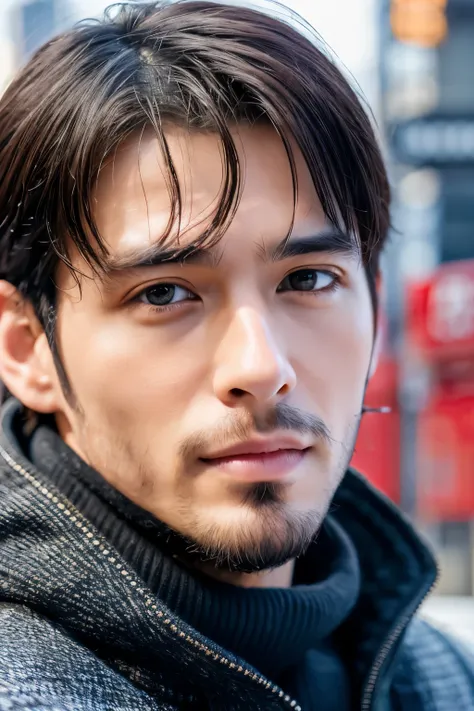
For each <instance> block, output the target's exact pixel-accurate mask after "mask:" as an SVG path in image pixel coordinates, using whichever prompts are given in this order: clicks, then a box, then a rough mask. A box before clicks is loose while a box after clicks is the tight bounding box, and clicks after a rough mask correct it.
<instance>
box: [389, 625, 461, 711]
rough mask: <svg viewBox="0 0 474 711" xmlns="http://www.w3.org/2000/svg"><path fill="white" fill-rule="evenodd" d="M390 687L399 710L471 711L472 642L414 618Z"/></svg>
mask: <svg viewBox="0 0 474 711" xmlns="http://www.w3.org/2000/svg"><path fill="white" fill-rule="evenodd" d="M392 690H393V693H394V696H395V698H397V700H398V703H399V708H400V709H407V711H411V709H416V710H418V709H420V710H423V711H425V710H429V711H453V710H454V709H458V710H459V711H460V709H462V710H463V711H474V645H473V646H472V647H470V646H469V645H467V644H464V643H463V642H461V641H459V640H457V639H455V638H454V637H452V636H451V635H450V634H449V633H446V632H444V631H442V630H440V629H438V628H437V627H435V626H433V625H432V624H430V623H429V622H427V621H426V620H424V619H421V618H415V619H414V620H413V621H412V623H411V624H410V625H409V627H408V629H407V632H406V634H405V637H404V640H403V644H402V647H401V650H400V655H399V657H398V664H397V667H396V671H395V676H394V678H393V686H392Z"/></svg>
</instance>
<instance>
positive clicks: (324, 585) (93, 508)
mask: <svg viewBox="0 0 474 711" xmlns="http://www.w3.org/2000/svg"><path fill="white" fill-rule="evenodd" d="M19 420H20V412H18V416H17V418H16V424H14V423H12V424H13V425H14V426H13V430H14V432H16V433H19V430H18V427H19V424H20V423H19ZM18 439H19V440H20V441H21V433H19V437H18ZM23 448H24V449H25V448H26V452H25V453H26V454H27V456H28V458H29V459H30V460H31V461H32V463H33V464H34V465H35V466H36V467H37V468H38V469H39V470H40V471H42V472H43V473H44V474H45V475H47V476H48V478H49V479H50V480H51V482H52V483H53V484H54V485H55V486H56V487H57V488H58V489H59V490H60V491H61V492H62V493H63V494H64V495H66V496H67V497H68V498H69V499H70V500H71V502H72V503H73V504H74V505H75V506H76V507H77V508H78V509H79V510H80V511H81V512H82V513H83V515H85V516H86V517H87V518H88V519H89V520H90V521H91V522H92V523H93V524H94V525H95V526H96V527H97V528H98V529H99V530H100V531H101V533H102V534H103V535H104V536H105V537H107V538H108V539H109V541H110V543H111V544H112V545H114V546H115V547H116V548H117V549H118V551H119V552H120V553H121V555H122V556H123V557H124V558H125V559H126V560H127V561H128V563H129V564H130V565H132V566H133V567H134V568H135V570H136V571H137V573H138V574H139V575H140V576H141V577H142V579H143V580H144V581H145V582H146V584H147V585H148V586H149V587H150V588H151V589H152V590H153V591H154V592H155V594H156V595H157V596H158V597H159V598H161V599H162V600H163V601H164V602H165V603H166V605H167V606H168V607H169V608H170V609H171V610H172V611H173V612H175V613H176V614H177V615H179V616H180V617H182V618H183V619H184V620H186V622H188V623H189V624H190V625H192V626H193V627H194V628H195V629H197V630H198V631H199V632H201V633H202V634H204V635H206V636H207V637H209V638H210V639H212V640H214V641H215V642H216V643H217V644H219V645H221V646H222V647H224V648H226V649H228V650H229V651H231V652H233V653H234V654H236V655H237V656H240V657H242V658H243V659H245V660H246V661H248V662H249V663H250V664H252V665H254V666H255V667H257V668H258V669H259V671H261V672H262V673H264V674H267V675H268V676H270V678H273V679H276V678H277V676H278V675H279V674H280V673H281V672H282V671H283V670H284V669H285V668H286V667H288V666H289V665H292V666H293V665H295V664H298V663H299V662H300V661H301V660H302V659H303V657H304V656H305V654H306V653H307V652H308V651H309V650H311V649H315V648H317V647H318V646H319V645H321V644H327V643H328V642H329V643H330V639H331V635H332V633H333V632H334V631H335V630H336V629H337V628H338V627H339V626H340V625H341V624H342V623H343V622H344V620H345V619H346V618H347V617H348V616H349V614H350V612H351V611H352V609H353V608H354V606H355V604H356V602H357V598H358V594H359V586H360V574H359V563H358V559H357V554H356V552H355V549H354V546H353V544H352V543H351V541H350V539H349V538H348V536H347V535H346V534H345V532H344V531H343V530H342V528H341V527H340V526H339V525H338V524H337V523H336V521H334V520H333V519H332V518H331V517H330V516H328V517H327V518H326V521H325V524H324V526H323V528H322V530H321V532H320V534H319V536H318V538H317V540H315V541H314V543H313V544H312V545H311V546H310V548H309V550H308V552H307V553H306V554H305V556H304V557H302V558H301V559H300V560H298V561H297V563H296V567H295V576H294V585H293V587H291V588H289V589H283V588H270V589H268V588H266V589H261V588H250V589H249V588H238V587H235V586H232V585H228V584H224V583H220V582H216V581H214V580H212V579H210V578H208V577H207V576H203V575H199V574H197V573H196V572H195V571H192V572H190V570H188V569H187V568H185V567H184V566H182V565H181V564H180V563H179V562H178V561H177V560H174V559H173V558H172V557H170V556H169V555H167V554H166V552H165V551H166V545H165V535H166V527H164V526H163V524H162V523H161V522H160V521H158V520H157V519H156V518H154V517H153V516H152V515H150V514H149V513H147V512H146V511H144V510H143V509H141V508H140V507H138V506H136V505H135V504H133V503H132V502H130V501H129V500H128V499H127V498H125V497H124V496H123V495H122V494H120V493H119V492H118V491H117V490H115V489H114V488H112V487H111V486H110V485H109V484H107V482H106V481H105V480H104V479H103V477H101V476H100V475H99V474H98V473H97V472H96V471H94V470H93V469H91V468H90V467H89V466H87V465H86V464H85V463H84V462H83V461H82V460H81V459H80V458H79V457H78V456H77V455H76V454H75V453H74V452H73V451H72V450H71V449H70V448H69V447H68V446H67V445H66V444H65V443H64V442H63V441H62V440H61V438H60V437H59V436H58V434H57V433H56V432H55V431H54V429H53V428H52V427H50V426H48V425H45V424H42V425H40V426H39V427H37V428H36V430H35V431H34V432H33V434H32V436H31V437H30V439H29V441H27V442H25V441H24V442H23Z"/></svg>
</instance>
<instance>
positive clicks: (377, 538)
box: [0, 416, 474, 711]
mask: <svg viewBox="0 0 474 711" xmlns="http://www.w3.org/2000/svg"><path fill="white" fill-rule="evenodd" d="M2 430H3V432H2V434H1V435H0V711H7V710H8V711H115V710H119V709H120V710H121V711H151V710H154V711H158V710H160V711H178V710H181V709H182V710H183V711H185V710H189V711H205V710H206V709H208V710H209V711H210V710H216V711H217V710H221V711H240V710H242V711H243V710H244V709H245V711H252V710H257V709H265V710H268V711H277V710H278V709H280V710H282V711H283V710H287V711H291V709H293V710H296V711H300V707H299V705H298V702H297V701H296V700H293V699H291V698H290V697H289V696H287V695H286V694H285V692H284V691H283V690H281V689H280V688H278V687H277V686H275V685H274V684H273V683H272V682H270V681H269V680H268V679H266V678H265V677H263V676H262V675H261V674H259V673H258V672H257V671H256V670H255V669H253V668H252V667H250V666H249V665H248V664H246V662H244V661H243V660H242V659H239V658H236V657H234V656H233V655H232V654H230V653H229V652H228V651H226V650H224V649H221V648H219V647H218V646H217V645H215V644H214V643H213V642H212V640H209V639H206V638H204V637H202V636H201V635H200V634H199V633H198V632H197V631H196V630H194V629H192V628H190V627H189V626H188V625H187V624H186V623H185V622H184V621H183V620H181V619H178V618H177V617H176V616H175V615H174V614H173V613H172V612H171V611H170V610H169V609H167V608H166V607H165V605H164V604H163V603H162V602H161V601H160V600H159V599H157V598H156V597H155V596H154V595H153V594H152V593H151V591H150V590H148V589H147V588H146V586H145V585H144V584H143V582H142V581H141V580H140V578H138V577H137V575H136V574H135V572H134V571H133V570H132V569H131V568H130V567H129V566H128V565H127V563H126V562H125V561H124V560H123V559H121V557H120V555H118V554H117V552H116V551H115V550H113V549H112V547H111V545H110V544H109V543H108V541H107V540H106V539H104V538H103V537H102V536H101V535H100V534H99V532H98V531H97V530H96V529H95V528H94V527H93V526H92V524H91V523H90V522H89V521H88V520H86V519H85V518H84V517H83V516H82V515H81V514H80V513H79V511H78V510H77V509H75V508H74V506H73V505H72V504H71V502H69V501H68V500H67V499H66V498H64V497H63V496H62V495H61V494H60V493H59V492H58V491H57V490H55V489H54V487H53V486H51V485H50V484H49V483H48V482H47V480H46V479H45V477H44V476H43V475H42V474H41V472H39V471H36V470H35V469H34V468H33V466H32V465H31V463H30V462H29V461H28V460H26V459H25V457H24V456H23V454H22V453H21V451H20V449H19V447H18V445H17V444H16V443H15V441H14V438H13V436H12V433H11V432H10V431H9V430H8V426H6V424H5V416H3V417H2ZM334 504H335V505H334V515H335V516H336V517H337V519H338V521H339V523H340V524H341V525H342V526H344V528H345V530H346V531H347V532H348V534H349V535H350V536H351V538H352V540H353V541H354V544H355V545H356V547H357V550H358V553H359V558H360V562H361V568H362V579H363V585H362V591H361V595H360V599H359V603H358V605H357V607H356V609H355V610H354V613H353V614H352V616H351V617H350V618H349V620H348V621H347V623H345V625H344V626H343V628H341V630H340V634H339V639H338V644H339V647H340V650H341V654H342V655H344V657H345V659H346V660H347V662H348V664H349V666H350V670H351V673H352V677H353V680H354V688H355V690H356V694H357V696H356V698H355V699H354V709H360V710H361V711H474V654H473V653H472V652H471V651H470V650H468V649H467V648H463V647H462V645H460V644H458V643H457V642H454V641H453V640H451V639H449V638H448V637H446V636H444V635H443V634H441V633H440V632H438V631H436V630H435V629H433V628H432V627H430V626H429V625H428V624H426V623H425V622H422V621H420V620H418V619H417V618H416V617H414V615H415V613H416V611H417V609H418V607H419V605H420V604H421V602H422V601H423V599H424V598H425V596H426V595H427V594H428V593H429V591H430V590H431V588H432V586H433V584H434V582H435V578H436V567H435V564H434V562H433V559H432V556H431V554H430V553H429V552H428V550H427V549H426V548H425V547H424V545H423V544H422V543H421V542H420V540H419V538H418V537H417V535H416V533H415V532H414V530H413V529H412V528H411V526H410V525H409V524H408V523H407V522H406V521H405V520H404V519H402V517H401V516H400V514H399V512H398V511H397V510H396V509H395V507H394V506H392V505H391V504H390V502H388V501H386V500H385V499H384V498H383V497H381V496H380V495H379V494H377V493H376V492H375V491H374V490H373V489H372V488H371V487H370V486H369V485H368V484H367V483H366V482H365V481H364V480H363V479H362V478H361V477H360V476H358V475H357V474H356V473H354V472H352V471H349V472H348V473H347V475H346V477H345V479H344V482H343V484H342V485H341V487H340V488H339V491H338V493H337V495H336V498H335V501H334ZM302 711H304V709H303V710H302Z"/></svg>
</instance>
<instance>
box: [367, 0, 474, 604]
mask: <svg viewBox="0 0 474 711" xmlns="http://www.w3.org/2000/svg"><path fill="white" fill-rule="evenodd" d="M380 10H381V14H380V28H381V32H380V37H381V42H380V86H381V99H382V100H381V115H382V124H383V129H384V136H385V141H386V148H387V153H388V156H389V165H390V171H391V179H392V185H393V188H394V202H393V225H394V230H393V235H392V241H391V246H390V249H389V251H388V253H387V257H386V270H385V272H386V276H387V281H388V283H387V318H388V323H387V334H388V336H387V342H386V350H385V359H384V362H383V363H382V368H381V373H380V374H379V376H378V379H376V381H375V382H374V385H373V389H372V393H371V397H372V398H375V399H378V401H379V402H378V403H377V404H384V402H383V401H388V402H389V404H392V405H393V407H394V411H393V415H392V416H391V419H389V420H388V421H387V422H386V424H385V425H375V424H372V425H370V424H369V425H366V424H365V423H364V427H365V431H363V432H362V434H361V442H360V451H359V457H360V460H361V464H362V466H363V467H364V468H366V469H367V471H368V472H370V471H374V473H375V477H376V480H377V482H376V483H378V484H379V485H380V486H381V487H382V488H384V489H385V491H386V492H387V493H388V494H389V495H390V496H393V497H394V498H396V499H398V501H399V502H400V503H401V505H402V507H403V508H404V509H405V511H406V512H407V513H408V514H409V515H411V516H413V517H414V518H416V519H417V520H418V522H421V523H424V524H425V525H426V531H427V533H428V535H430V536H431V538H432V540H433V542H434V543H435V545H437V546H438V548H439V551H440V554H441V564H442V572H443V575H442V581H441V588H442V589H443V590H446V591H449V592H453V593H466V594H472V593H473V592H474V563H473V554H472V551H473V550H474V525H473V523H472V521H473V520H474V477H473V471H472V470H473V467H474V200H473V195H474V3H473V2H472V0H381V6H380ZM389 366H390V368H391V370H390V373H391V376H392V377H391V379H390V380H389V381H387V379H386V375H385V380H384V379H383V377H384V373H386V371H387V367H389ZM375 427H379V428H383V433H384V439H381V437H380V436H379V437H378V439H376V438H374V436H373V435H374V432H375ZM374 442H376V443H378V444H375V445H374ZM384 445H385V446H384Z"/></svg>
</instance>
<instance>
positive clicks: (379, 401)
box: [0, 0, 474, 641]
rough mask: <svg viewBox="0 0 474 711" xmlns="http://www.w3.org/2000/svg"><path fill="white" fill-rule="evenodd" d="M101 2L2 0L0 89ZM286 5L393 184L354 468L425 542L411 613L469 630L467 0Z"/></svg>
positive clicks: (473, 255) (472, 535) (471, 13)
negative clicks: (426, 582) (358, 106)
mask: <svg viewBox="0 0 474 711" xmlns="http://www.w3.org/2000/svg"><path fill="white" fill-rule="evenodd" d="M263 2H264V0H262V2H258V0H254V1H253V2H252V4H253V5H257V4H263ZM107 4H108V3H107V2H104V1H103V0H1V3H0V92H1V91H2V89H3V88H4V87H5V86H6V84H7V83H8V82H9V80H10V79H11V77H12V76H13V74H14V73H15V71H16V70H17V69H18V67H19V66H21V65H22V64H23V63H24V62H25V61H26V60H27V58H28V57H29V56H30V55H31V53H32V52H33V51H34V50H35V49H36V48H37V47H38V46H39V45H40V44H42V43H43V42H44V41H45V40H46V39H47V38H48V37H50V36H51V35H53V34H54V33H56V32H58V31H60V30H61V29H63V28H64V27H67V26H68V25H71V24H73V23H74V22H75V21H77V20H79V19H83V18H85V17H88V16H89V17H91V16H97V15H100V14H101V12H102V11H103V9H104V8H105V6H106V5H107ZM285 4H286V5H287V6H288V7H290V8H291V9H292V10H295V11H296V12H298V13H300V14H301V15H302V16H303V17H304V18H305V19H306V20H308V21H309V22H310V23H311V24H312V25H313V26H314V27H315V28H316V30H317V31H318V32H319V33H320V35H321V36H322V38H323V39H324V41H325V42H326V43H327V45H328V51H330V52H331V53H332V54H333V56H334V57H335V58H336V59H337V61H338V62H339V63H340V64H341V67H342V68H343V71H344V72H345V73H346V75H347V76H348V77H349V79H350V81H351V82H352V83H353V84H354V85H355V86H356V88H357V90H358V92H359V93H360V94H361V95H362V96H363V97H364V101H365V102H366V104H367V105H368V107H369V108H370V110H371V112H372V113H373V116H374V120H375V122H376V123H377V126H378V130H379V134H380V137H381V142H382V145H383V149H384V151H385V154H386V157H387V162H388V166H389V171H390V177H391V183H392V186H393V213H392V218H393V229H392V237H391V241H390V245H389V248H388V250H387V252H386V255H385V264H384V271H385V304H384V306H385V308H384V312H383V317H382V320H381V321H382V322H381V329H380V333H381V336H382V343H381V346H382V354H381V360H380V366H379V369H378V371H377V373H376V375H375V377H374V379H373V381H372V383H371V386H370V392H369V394H368V401H367V404H368V405H371V406H374V407H377V406H385V407H390V408H391V412H390V414H368V415H366V416H365V419H364V422H363V424H362V428H361V432H360V437H359V441H358V445H357V451H356V454H355V457H354V464H355V465H356V466H357V467H358V468H359V469H361V470H362V471H363V472H365V473H366V474H367V475H368V476H369V478H370V479H371V480H372V481H373V483H374V484H375V485H376V486H377V487H379V488H380V489H381V490H382V491H383V492H385V494H386V495H387V496H389V497H390V498H391V499H392V500H394V501H395V502H396V503H397V504H398V505H400V506H401V508H402V510H403V511H404V512H405V513H406V514H407V516H409V517H410V518H411V519H412V520H414V521H415V522H416V524H417V526H418V527H419V528H420V529H421V530H422V532H423V533H424V534H425V536H426V537H427V538H428V539H429V540H430V542H431V544H432V545H433V546H434V547H435V549H436V551H437V554H438V557H439V562H440V580H439V584H438V589H437V593H436V595H435V596H434V597H433V598H432V600H431V601H430V602H429V603H428V604H427V605H426V607H425V609H424V610H423V612H424V614H425V615H428V616H430V617H431V618H432V619H435V620H436V621H437V622H438V624H440V625H442V626H445V627H448V628H452V629H454V630H455V631H456V632H457V633H458V634H459V635H461V636H465V637H466V638H469V639H470V640H473V641H474V481H473V476H472V469H473V467H474V0H286V2H285ZM265 8H266V9H267V11H269V12H278V13H281V11H282V9H281V7H280V8H277V7H273V8H272V5H271V4H266V5H265Z"/></svg>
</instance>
